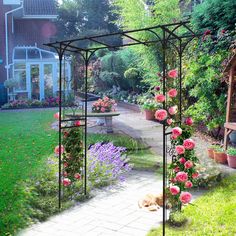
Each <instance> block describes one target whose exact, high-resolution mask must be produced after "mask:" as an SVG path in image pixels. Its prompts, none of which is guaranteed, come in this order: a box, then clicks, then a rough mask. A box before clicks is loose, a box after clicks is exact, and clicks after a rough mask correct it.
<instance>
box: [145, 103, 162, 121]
mask: <svg viewBox="0 0 236 236" xmlns="http://www.w3.org/2000/svg"><path fill="white" fill-rule="evenodd" d="M157 108H158V107H157V103H156V102H155V101H154V100H152V99H148V100H146V101H145V102H144V103H143V104H142V109H143V110H144V113H145V118H146V120H154V119H155V112H156V110H157Z"/></svg>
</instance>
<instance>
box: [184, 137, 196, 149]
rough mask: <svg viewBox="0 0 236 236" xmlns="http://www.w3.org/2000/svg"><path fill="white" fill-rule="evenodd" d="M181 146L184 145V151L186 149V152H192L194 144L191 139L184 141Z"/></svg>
mask: <svg viewBox="0 0 236 236" xmlns="http://www.w3.org/2000/svg"><path fill="white" fill-rule="evenodd" d="M183 145H184V147H185V149H187V150H192V149H194V148H195V142H194V141H193V140H192V139H191V138H189V139H185V140H184V144H183Z"/></svg>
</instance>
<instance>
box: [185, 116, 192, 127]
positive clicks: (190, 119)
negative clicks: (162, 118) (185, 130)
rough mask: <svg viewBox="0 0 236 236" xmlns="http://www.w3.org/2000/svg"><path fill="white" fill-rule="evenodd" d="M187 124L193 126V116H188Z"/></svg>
mask: <svg viewBox="0 0 236 236" xmlns="http://www.w3.org/2000/svg"><path fill="white" fill-rule="evenodd" d="M185 124H186V125H189V126H191V125H192V124H193V119H192V118H191V117H187V118H186V119H185Z"/></svg>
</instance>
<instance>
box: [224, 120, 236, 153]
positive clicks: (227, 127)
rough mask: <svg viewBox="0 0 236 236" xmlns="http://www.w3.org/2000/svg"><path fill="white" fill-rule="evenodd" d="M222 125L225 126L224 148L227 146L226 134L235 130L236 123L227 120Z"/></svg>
mask: <svg viewBox="0 0 236 236" xmlns="http://www.w3.org/2000/svg"><path fill="white" fill-rule="evenodd" d="M224 127H225V137H224V149H225V150H226V149H227V147H228V136H229V135H230V134H231V133H232V131H236V123H235V122H227V123H225V125H224Z"/></svg>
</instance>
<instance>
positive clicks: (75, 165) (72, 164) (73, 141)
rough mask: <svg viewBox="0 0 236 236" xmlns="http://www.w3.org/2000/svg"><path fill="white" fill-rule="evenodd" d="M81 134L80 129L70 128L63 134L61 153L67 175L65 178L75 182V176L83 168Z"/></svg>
mask: <svg viewBox="0 0 236 236" xmlns="http://www.w3.org/2000/svg"><path fill="white" fill-rule="evenodd" d="M82 140H83V133H82V130H81V128H80V127H78V128H77V127H76V128H72V129H70V131H65V132H64V138H63V142H62V143H63V146H64V148H65V152H64V153H63V164H64V171H65V172H66V173H67V174H68V175H67V177H68V178H69V179H70V180H72V181H76V178H75V174H77V173H79V174H82V173H81V168H82V167H83V158H84V153H83V142H82Z"/></svg>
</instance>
